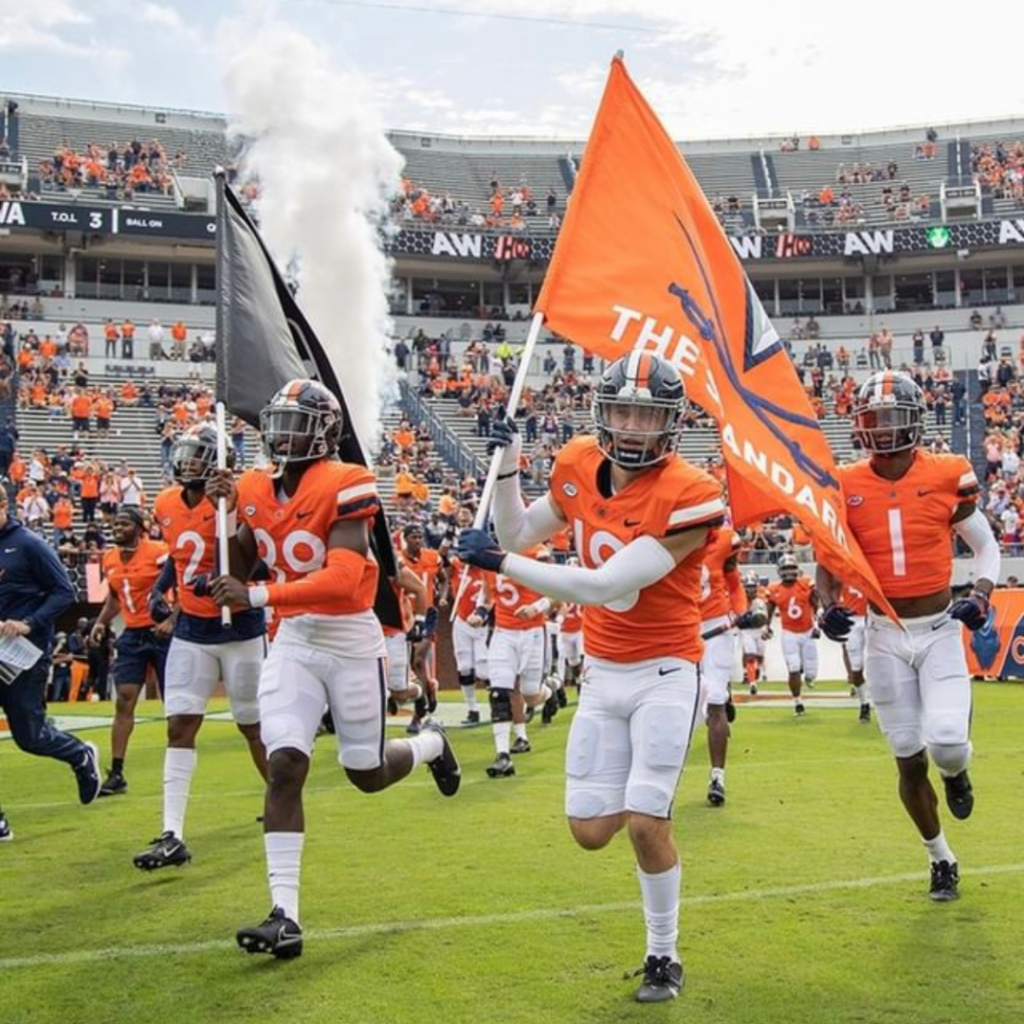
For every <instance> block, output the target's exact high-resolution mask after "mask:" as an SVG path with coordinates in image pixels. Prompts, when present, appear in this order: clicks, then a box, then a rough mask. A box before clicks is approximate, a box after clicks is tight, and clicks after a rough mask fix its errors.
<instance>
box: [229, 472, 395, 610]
mask: <svg viewBox="0 0 1024 1024" xmlns="http://www.w3.org/2000/svg"><path fill="white" fill-rule="evenodd" d="M379 508H380V499H379V498H378V496H377V482H376V480H375V478H374V476H373V473H371V472H370V470H368V469H366V467H364V466H356V465H352V464H350V463H347V462H336V461H333V460H328V459H324V460H322V461H320V462H314V463H312V464H311V465H310V466H309V467H308V468H307V469H306V471H305V472H304V473H303V474H302V478H301V479H300V481H299V486H298V487H297V488H296V491H295V493H294V494H293V495H292V496H291V497H290V498H289V499H288V500H287V501H284V502H282V501H281V500H279V499H278V496H277V488H276V481H275V480H274V478H273V477H272V476H271V475H270V473H268V472H267V471H265V470H261V469H250V470H247V471H246V472H244V473H243V474H242V475H241V476H240V477H239V478H238V515H239V519H240V520H241V521H242V522H244V523H245V524H246V525H247V526H248V527H249V529H250V530H252V532H253V535H254V536H255V538H256V544H257V547H258V550H259V557H260V558H261V559H263V561H264V562H265V563H266V565H267V568H268V569H269V570H270V574H271V579H272V581H273V582H275V583H291V582H293V581H294V580H299V579H302V578H303V577H304V576H308V575H309V574H310V573H313V572H316V570H317V569H321V568H323V566H324V565H326V563H327V542H328V539H329V538H330V534H331V527H332V526H333V525H334V524H335V523H336V522H338V521H339V520H341V519H346V520H348V519H366V520H369V519H372V518H373V516H374V515H375V514H376V513H377V510H378V509H379ZM377 572H378V570H377V562H376V561H375V560H374V558H373V556H372V555H371V554H370V553H369V552H367V554H366V557H365V565H364V567H363V574H362V577H361V578H360V580H359V583H358V585H357V586H355V587H354V588H353V589H352V590H351V591H349V592H348V593H345V594H336V595H334V596H332V597H331V598H330V600H327V601H322V602H319V603H317V604H310V605H295V606H289V607H285V608H275V609H274V611H275V614H276V615H279V616H281V617H282V618H290V617H292V616H295V615H354V614H357V613H359V612H365V611H367V610H369V609H371V608H372V607H373V603H374V598H375V597H376V594H377Z"/></svg>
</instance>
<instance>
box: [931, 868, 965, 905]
mask: <svg viewBox="0 0 1024 1024" xmlns="http://www.w3.org/2000/svg"><path fill="white" fill-rule="evenodd" d="M959 884H960V869H959V868H958V867H957V866H956V862H955V861H954V862H953V863H952V864H950V862H949V861H948V860H940V861H937V862H935V863H933V864H932V884H931V888H930V889H929V890H928V895H929V896H930V897H931V898H932V899H933V900H935V901H936V902H937V903H948V902H949V901H950V900H955V899H959V898H960V893H959V892H958V891H957V886H958V885H959Z"/></svg>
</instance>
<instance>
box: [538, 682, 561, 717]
mask: <svg viewBox="0 0 1024 1024" xmlns="http://www.w3.org/2000/svg"><path fill="white" fill-rule="evenodd" d="M561 692H562V691H561V690H555V692H554V693H552V694H551V696H550V697H548V699H547V700H546V701H544V706H543V707H542V708H541V709H540V723H541V725H550V724H551V719H552V718H554V717H555V715H557V714H558V709H559V707H560V705H559V703H558V695H559V694H560V693H561Z"/></svg>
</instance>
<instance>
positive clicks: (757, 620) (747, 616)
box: [733, 611, 766, 629]
mask: <svg viewBox="0 0 1024 1024" xmlns="http://www.w3.org/2000/svg"><path fill="white" fill-rule="evenodd" d="M765 621H766V619H765V616H764V615H763V614H762V613H760V612H751V611H746V612H743V614H742V615H737V616H736V621H735V622H734V623H733V625H734V626H735V627H736V628H737V629H760V628H761V627H762V626H763V625H764V624H765Z"/></svg>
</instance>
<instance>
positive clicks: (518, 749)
mask: <svg viewBox="0 0 1024 1024" xmlns="http://www.w3.org/2000/svg"><path fill="white" fill-rule="evenodd" d="M509 750H510V751H511V752H512V753H513V754H528V753H529V752H530V741H529V740H528V739H526V737H525V736H517V737H516V740H515V743H513V744H512V746H511V747H509Z"/></svg>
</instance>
